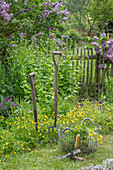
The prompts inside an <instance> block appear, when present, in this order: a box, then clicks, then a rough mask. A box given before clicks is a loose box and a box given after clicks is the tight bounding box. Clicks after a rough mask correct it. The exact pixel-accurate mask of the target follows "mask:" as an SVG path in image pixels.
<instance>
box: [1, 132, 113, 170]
mask: <svg viewBox="0 0 113 170" xmlns="http://www.w3.org/2000/svg"><path fill="white" fill-rule="evenodd" d="M63 154H65V153H62V151H61V150H60V146H59V145H54V146H53V147H52V148H50V146H49V145H48V146H46V147H40V146H38V148H37V149H35V150H33V151H31V152H28V153H26V152H25V153H23V154H16V155H14V154H12V155H8V156H7V157H5V158H4V160H2V161H1V162H0V169H1V170H2V169H3V170H5V169H7V170H9V169H16V170H20V169H22V170H24V169H25V170H27V169H32V170H43V169H46V170H57V169H58V170H65V169H66V170H68V169H69V170H70V169H71V170H79V169H80V168H81V167H85V166H90V165H91V164H93V165H96V164H101V163H102V161H103V160H105V159H107V158H113V133H111V134H110V135H104V136H103V145H100V144H99V145H98V148H97V151H96V152H95V153H92V154H90V155H88V156H86V157H87V158H89V159H90V161H79V160H77V161H76V162H74V161H73V160H70V159H69V158H67V159H62V160H59V159H56V158H54V157H56V156H60V155H63Z"/></svg>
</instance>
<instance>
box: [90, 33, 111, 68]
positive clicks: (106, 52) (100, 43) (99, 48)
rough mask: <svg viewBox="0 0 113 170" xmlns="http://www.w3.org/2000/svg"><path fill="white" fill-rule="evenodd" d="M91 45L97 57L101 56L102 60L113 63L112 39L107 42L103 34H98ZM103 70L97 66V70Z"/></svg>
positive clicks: (101, 66)
mask: <svg viewBox="0 0 113 170" xmlns="http://www.w3.org/2000/svg"><path fill="white" fill-rule="evenodd" d="M92 41H93V42H92V43H91V45H92V46H93V47H95V48H96V53H97V54H99V55H103V57H104V58H108V59H109V60H110V61H111V62H113V39H112V38H110V39H109V40H108V39H107V37H106V34H105V33H102V34H100V37H96V36H94V37H93V39H92ZM102 68H104V66H103V65H102V64H101V65H99V69H102Z"/></svg>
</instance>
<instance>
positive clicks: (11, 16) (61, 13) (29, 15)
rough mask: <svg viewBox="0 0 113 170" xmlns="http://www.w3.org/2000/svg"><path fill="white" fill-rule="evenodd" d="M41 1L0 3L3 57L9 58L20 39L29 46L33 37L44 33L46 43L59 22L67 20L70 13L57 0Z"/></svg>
mask: <svg viewBox="0 0 113 170" xmlns="http://www.w3.org/2000/svg"><path fill="white" fill-rule="evenodd" d="M41 2H42V3H41ZM41 2H40V1H38V0H36V1H35V2H34V3H32V2H29V3H23V2H21V1H15V2H14V1H13V0H11V1H10V3H6V1H5V0H0V22H1V27H0V34H1V35H2V37H1V39H2V41H1V42H0V51H1V54H2V57H3V58H4V56H8V55H10V53H11V50H13V49H14V48H16V47H17V45H18V44H19V43H20V40H21V39H26V40H28V41H27V43H31V40H32V38H33V37H34V36H35V35H37V39H38V38H40V37H41V36H42V35H43V34H44V36H43V38H44V39H45V41H46V39H47V37H48V36H50V37H51V38H53V34H54V33H55V31H56V30H57V29H58V28H59V27H60V25H61V23H62V22H65V21H66V20H67V19H68V15H69V12H68V11H67V9H64V7H63V5H62V3H61V2H60V0H58V1H56V2H54V1H53V2H52V3H51V2H50V1H46V2H44V1H41ZM15 44H17V45H15ZM6 54H8V55H6Z"/></svg>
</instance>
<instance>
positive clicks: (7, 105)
mask: <svg viewBox="0 0 113 170" xmlns="http://www.w3.org/2000/svg"><path fill="white" fill-rule="evenodd" d="M13 98H14V97H13V95H11V96H10V97H9V96H7V97H5V98H3V97H1V102H0V116H4V117H8V116H9V115H11V114H12V112H13V111H14V108H16V106H17V104H16V103H15V101H14V100H13Z"/></svg>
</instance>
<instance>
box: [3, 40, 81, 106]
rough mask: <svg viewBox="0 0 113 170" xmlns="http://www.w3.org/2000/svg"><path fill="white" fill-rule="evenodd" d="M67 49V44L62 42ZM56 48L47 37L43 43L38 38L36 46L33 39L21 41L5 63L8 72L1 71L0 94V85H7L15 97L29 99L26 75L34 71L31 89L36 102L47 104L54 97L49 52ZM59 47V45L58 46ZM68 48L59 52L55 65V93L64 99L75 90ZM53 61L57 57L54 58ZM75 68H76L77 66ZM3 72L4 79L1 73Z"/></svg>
mask: <svg viewBox="0 0 113 170" xmlns="http://www.w3.org/2000/svg"><path fill="white" fill-rule="evenodd" d="M66 46H67V48H68V47H69V49H70V50H71V47H70V46H69V45H68V41H67V42H66ZM54 50H56V41H54V40H53V39H47V40H46V42H45V43H44V42H43V40H42V39H40V46H38V45H37V44H36V43H35V39H34V41H32V44H31V45H27V41H25V40H24V41H21V43H20V45H19V46H18V47H17V48H16V49H15V50H14V49H12V52H11V61H10V60H9V62H8V72H6V71H4V72H3V75H2V77H1V79H2V82H3V83H2V84H1V94H2V95H4V93H6V91H5V92H4V91H3V88H2V87H3V84H6V85H7V86H8V84H10V86H11V87H12V91H10V90H9V91H8V93H9V94H10V93H11V94H13V95H14V96H15V97H16V98H21V99H23V98H25V99H26V100H27V101H28V100H31V87H30V82H29V74H30V73H31V72H35V90H36V99H37V102H38V103H39V104H40V105H41V106H42V105H45V104H50V103H51V102H50V101H53V100H54V63H53V59H52V52H53V51H54ZM60 50H61V48H60ZM70 50H69V51H70ZM69 51H68V49H67V50H66V51H65V52H63V53H62V58H61V61H60V64H59V73H58V74H59V75H58V93H59V96H61V98H63V99H64V100H68V99H69V98H70V99H72V98H73V97H74V96H75V95H76V92H77V89H78V82H77V76H78V74H76V72H77V71H78V70H75V69H74V68H75V67H76V65H75V64H72V63H74V60H71V53H70V52H69ZM56 60H57V58H56ZM78 69H79V68H78ZM5 73H6V74H7V79H8V80H7V79H6V80H7V81H6V80H5V75H4V74H5Z"/></svg>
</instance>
